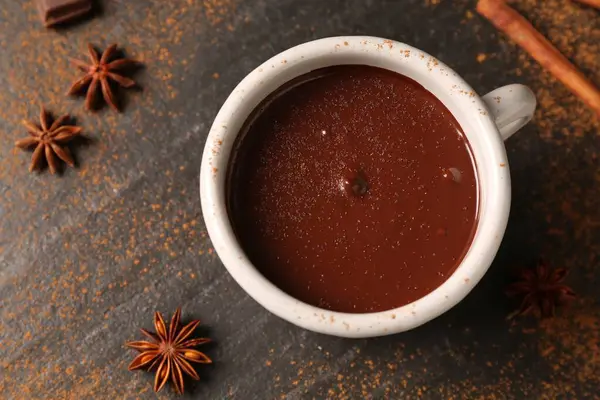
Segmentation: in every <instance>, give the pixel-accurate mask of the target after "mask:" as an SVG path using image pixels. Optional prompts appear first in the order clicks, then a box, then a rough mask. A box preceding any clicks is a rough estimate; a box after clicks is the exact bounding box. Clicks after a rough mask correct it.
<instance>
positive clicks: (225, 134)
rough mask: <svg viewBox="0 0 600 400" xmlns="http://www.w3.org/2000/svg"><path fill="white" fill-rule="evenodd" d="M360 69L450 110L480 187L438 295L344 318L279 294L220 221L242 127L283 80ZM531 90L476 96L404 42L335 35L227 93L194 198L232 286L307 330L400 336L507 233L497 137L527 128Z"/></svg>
mask: <svg viewBox="0 0 600 400" xmlns="http://www.w3.org/2000/svg"><path fill="white" fill-rule="evenodd" d="M342 64H362V65H371V66H375V67H380V68H385V69H388V70H391V71H396V72H398V73H400V74H402V75H405V76H407V77H409V78H411V79H414V80H415V81H417V82H419V83H420V84H421V85H423V86H424V87H425V89H427V90H429V91H430V92H431V93H433V94H434V95H435V96H436V97H437V98H438V99H439V100H440V101H441V102H442V103H443V104H444V105H445V106H446V107H447V108H448V110H450V112H452V114H453V115H454V117H455V118H456V120H457V121H458V122H459V123H460V125H461V127H462V128H463V131H464V133H465V135H466V136H467V138H468V141H469V144H470V145H471V148H472V150H473V155H474V158H475V163H476V165H477V175H478V181H479V191H480V198H479V213H478V216H479V221H478V224H477V231H476V233H475V237H474V238H473V242H472V243H471V247H470V249H469V251H468V252H467V254H466V255H465V257H464V259H463V260H462V262H461V264H460V265H459V266H458V268H457V269H456V271H455V272H454V273H453V274H452V275H451V276H450V277H449V278H448V279H447V280H446V281H445V282H444V283H443V284H442V285H441V286H440V287H438V288H437V289H435V290H434V291H433V292H431V293H429V294H428V295H426V296H424V297H422V298H420V299H418V300H416V301H414V302H412V303H410V304H407V305H405V306H403V307H399V308H395V309H392V310H389V311H383V312H376V313H366V314H349V313H340V312H333V311H329V310H325V309H321V308H318V307H314V306H312V305H309V304H306V303H303V302H301V301H299V300H296V299H294V298H293V297H291V296H290V295H288V294H286V293H285V292H283V291H282V290H280V289H279V288H277V287H276V286H275V285H273V284H272V283H271V282H270V281H268V280H267V279H266V278H265V277H263V276H262V275H261V274H260V273H259V272H258V270H257V269H256V268H255V267H254V266H253V265H252V263H251V262H250V261H249V260H248V258H247V257H246V255H245V254H244V252H243V251H242V249H241V247H240V245H239V244H238V242H237V240H236V237H235V235H234V233H233V229H232V226H231V223H230V221H229V218H228V215H227V205H226V193H225V182H226V174H227V168H228V164H229V158H230V155H231V151H232V148H233V144H234V142H235V139H236V137H237V135H238V133H239V131H240V128H241V127H242V125H243V124H244V122H245V121H246V119H247V118H248V116H249V115H250V114H251V112H252V111H253V110H254V108H255V107H256V106H257V105H258V104H259V103H260V102H261V101H262V100H263V99H264V98H265V97H266V96H267V95H268V94H270V93H272V92H274V91H275V90H276V89H277V88H279V87H280V86H281V85H283V84H284V83H286V82H287V81H289V80H291V79H293V78H296V77H298V76H300V75H303V74H305V73H308V72H310V71H312V70H315V69H318V68H323V67H328V66H332V65H342ZM535 106H536V101H535V97H534V95H533V93H532V92H531V91H530V90H529V89H528V88H527V87H525V86H522V85H509V86H504V87H502V88H499V89H496V90H494V91H493V92H491V93H488V94H487V95H485V96H483V97H479V96H478V95H477V94H475V92H474V91H473V89H472V88H471V87H470V86H469V85H468V84H467V83H466V82H465V81H464V80H463V79H462V78H460V77H459V76H458V75H457V74H456V73H455V72H454V71H452V70H451V69H450V68H449V67H448V66H446V65H444V64H443V63H441V62H440V61H438V60H437V59H435V58H434V57H432V56H430V55H428V54H426V53H424V52H423V51H421V50H418V49H415V48H413V47H411V46H408V45H406V44H403V43H399V42H395V41H392V40H386V39H381V38H376V37H366V36H348V37H332V38H325V39H319V40H315V41H312V42H309V43H305V44H302V45H299V46H296V47H293V48H291V49H289V50H286V51H284V52H282V53H280V54H278V55H276V56H274V57H273V58H271V59H270V60H268V61H267V62H265V63H264V64H262V65H261V66H259V67H258V68H256V69H255V70H254V71H252V72H251V73H250V74H248V76H246V77H245V78H244V79H243V80H242V81H241V82H240V83H239V85H238V86H237V87H236V88H235V89H234V90H233V92H232V93H231V94H230V95H229V97H228V98H227V100H226V101H225V103H224V104H223V107H222V108H221V110H220V111H219V113H218V114H217V117H216V118H215V121H214V123H213V125H212V127H211V130H210V132H209V134H208V139H207V142H206V147H205V149H204V154H203V158H202V166H201V170H200V197H201V201H202V212H203V215H204V219H205V223H206V227H207V229H208V233H209V235H210V237H211V240H212V242H213V245H214V247H215V250H216V251H217V253H218V254H219V257H220V259H221V261H222V262H223V264H224V265H225V267H226V268H227V270H228V271H229V273H230V274H231V275H232V276H233V278H234V279H235V280H236V281H237V282H238V283H239V285H240V286H241V287H242V288H243V289H244V290H245V291H246V292H247V293H248V294H249V295H250V296H251V297H253V298H254V299H255V300H256V301H258V302H259V303H260V304H261V305H262V306H263V307H265V308H266V309H267V310H269V311H271V312H272V313H274V314H275V315H277V316H279V317H281V318H283V319H285V320H287V321H289V322H291V323H293V324H296V325H298V326H300V327H303V328H305V329H309V330H312V331H315V332H320V333H325V334H329V335H335V336H342V337H354V338H360V337H373V336H382V335H389V334H393V333H398V332H403V331H407V330H409V329H413V328H415V327H417V326H419V325H422V324H424V323H426V322H428V321H430V320H432V319H433V318H436V317H437V316H439V315H440V314H442V313H444V312H445V311H447V310H449V309H450V308H451V307H453V306H454V305H456V304H457V303H458V302H459V301H461V300H462V299H463V298H464V297H465V296H466V295H467V294H468V293H469V292H470V291H471V290H472V289H473V287H474V286H475V285H476V284H477V283H478V282H479V280H480V279H481V278H482V277H483V275H484V274H485V272H486V271H487V270H488V268H489V266H490V264H491V263H492V260H493V259H494V256H495V255H496V252H497V251H498V248H499V246H500V243H501V241H502V237H503V235H504V230H505V228H506V223H507V220H508V214H509V209H510V199H511V192H510V173H509V169H508V162H507V159H506V151H505V148H504V143H503V139H506V138H508V137H509V136H511V135H512V134H513V133H515V132H516V131H517V130H518V129H520V128H521V127H522V126H524V125H525V124H526V123H527V122H529V120H530V119H531V117H532V116H533V112H534V110H535Z"/></svg>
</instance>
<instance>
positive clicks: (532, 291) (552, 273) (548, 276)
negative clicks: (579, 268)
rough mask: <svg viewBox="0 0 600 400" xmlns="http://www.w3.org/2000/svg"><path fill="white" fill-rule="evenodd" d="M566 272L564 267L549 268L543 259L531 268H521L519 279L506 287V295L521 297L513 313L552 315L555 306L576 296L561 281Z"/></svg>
mask: <svg viewBox="0 0 600 400" xmlns="http://www.w3.org/2000/svg"><path fill="white" fill-rule="evenodd" d="M567 274H568V270H567V269H566V268H556V269H551V268H550V267H549V266H548V264H546V263H545V262H543V261H540V262H539V263H538V265H537V266H536V267H535V268H533V269H523V270H521V271H520V272H519V280H518V281H517V282H514V283H512V284H510V285H509V286H508V287H507V289H506V294H507V295H508V296H510V297H517V296H521V298H522V299H521V305H520V307H519V309H518V310H517V311H516V312H515V313H514V314H515V315H529V314H536V315H537V316H541V317H542V318H546V317H553V316H554V315H555V311H556V308H557V307H559V306H562V305H565V304H567V303H569V302H571V301H573V300H574V299H575V298H576V294H575V292H574V291H573V289H571V288H570V287H569V286H567V285H565V284H564V283H563V281H564V280H565V278H566V276H567Z"/></svg>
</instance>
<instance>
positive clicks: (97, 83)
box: [68, 44, 138, 112]
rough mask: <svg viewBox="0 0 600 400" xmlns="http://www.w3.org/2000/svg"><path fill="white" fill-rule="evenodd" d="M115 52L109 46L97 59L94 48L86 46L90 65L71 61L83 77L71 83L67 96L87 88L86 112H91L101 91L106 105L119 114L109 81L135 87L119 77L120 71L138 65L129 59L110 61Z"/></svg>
mask: <svg viewBox="0 0 600 400" xmlns="http://www.w3.org/2000/svg"><path fill="white" fill-rule="evenodd" d="M116 50H117V45H116V44H113V45H110V46H109V47H108V48H107V49H106V50H104V53H102V56H101V57H100V58H98V53H97V52H96V49H94V46H92V45H91V44H88V51H89V58H90V61H91V64H89V65H88V64H86V63H85V62H83V61H80V60H77V59H71V62H72V63H73V64H75V66H76V67H77V68H79V69H80V70H82V71H83V72H85V75H84V76H83V77H82V78H81V79H79V80H77V81H76V82H75V83H73V85H72V86H71V88H70V89H69V92H68V94H69V95H73V94H76V93H79V92H80V91H81V90H83V89H84V88H86V87H87V95H86V98H85V107H86V108H87V109H88V110H91V111H93V106H94V100H95V99H96V98H97V97H98V91H101V92H102V96H103V97H104V101H106V103H107V104H108V105H110V106H111V107H112V108H113V109H114V110H115V111H119V112H120V111H121V110H120V109H119V106H118V103H117V101H116V98H115V93H114V92H113V88H112V87H111V84H110V81H113V82H116V83H118V84H119V85H121V86H122V87H125V88H130V87H133V86H135V81H133V80H132V79H129V78H127V77H125V76H123V75H121V72H120V71H122V70H123V69H126V68H130V67H132V66H135V65H138V62H137V61H135V60H132V59H129V58H121V59H118V60H114V61H110V59H111V58H112V57H113V56H114V55H115V52H116Z"/></svg>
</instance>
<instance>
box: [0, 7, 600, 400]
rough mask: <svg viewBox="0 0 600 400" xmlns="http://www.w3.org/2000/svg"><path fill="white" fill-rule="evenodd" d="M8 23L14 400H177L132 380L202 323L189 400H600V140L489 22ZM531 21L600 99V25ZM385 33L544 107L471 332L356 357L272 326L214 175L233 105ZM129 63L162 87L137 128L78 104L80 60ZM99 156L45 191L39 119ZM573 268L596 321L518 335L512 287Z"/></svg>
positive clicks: (463, 320) (437, 333)
mask: <svg viewBox="0 0 600 400" xmlns="http://www.w3.org/2000/svg"><path fill="white" fill-rule="evenodd" d="M6 3H7V4H6V5H3V8H2V9H1V10H0V48H2V55H1V56H0V88H1V89H2V90H0V398H7V399H38V398H39V399H41V398H44V399H137V398H140V399H146V398H157V397H158V398H175V395H174V392H173V391H172V390H171V388H168V389H167V390H163V392H161V393H160V394H159V395H158V396H155V395H154V394H153V393H152V388H151V380H152V375H151V374H144V373H131V372H128V371H127V365H128V363H129V362H130V360H131V359H132V358H133V356H134V354H133V352H130V351H129V350H126V349H124V347H123V343H124V342H125V341H127V340H133V339H139V338H140V334H139V333H138V331H137V329H138V327H142V326H143V327H146V328H151V319H152V313H153V311H154V310H160V311H162V312H164V313H166V314H168V315H170V314H171V313H172V312H173V311H174V310H175V308H176V307H177V306H178V305H181V306H183V313H184V321H187V320H190V319H192V318H199V319H201V320H202V321H203V323H204V324H205V325H204V329H205V331H204V332H202V333H205V334H207V335H209V336H210V337H212V338H214V339H215V341H216V342H215V344H214V345H213V346H212V347H209V348H204V349H203V350H206V352H207V354H208V355H209V356H210V357H211V358H213V359H214V360H215V364H214V365H213V366H209V367H200V368H198V371H199V373H200V375H201V376H202V377H203V381H201V382H199V383H186V386H187V387H188V388H189V389H190V392H189V393H188V394H187V395H186V397H185V398H203V399H225V398H227V399H243V400H247V399H276V398H277V399H278V398H287V399H305V398H306V399H312V398H316V399H323V398H331V399H360V398H376V399H388V398H389V399H411V398H427V399H439V398H447V399H450V398H452V399H461V398H465V399H475V398H485V399H494V398H497V399H504V398H543V399H555V398H577V399H586V398H597V397H595V396H597V393H599V392H600V390H599V388H600V378H599V377H600V373H599V371H600V353H599V352H600V350H599V349H598V346H599V342H600V306H599V304H598V302H599V300H600V297H599V296H600V294H599V293H600V291H599V290H598V287H599V285H600V281H599V278H598V274H599V273H600V272H599V263H600V237H599V230H600V200H599V199H600V196H599V192H598V190H599V189H598V188H599V187H600V175H599V172H598V171H599V169H598V166H599V164H600V163H599V161H598V152H599V151H600V136H599V135H600V122H599V121H598V118H597V117H595V116H594V115H593V114H592V113H591V112H589V111H588V110H587V109H586V108H585V106H583V105H582V104H581V103H580V102H579V101H578V100H577V99H576V98H574V97H573V96H572V95H571V94H570V92H568V90H566V89H565V88H564V87H563V86H562V85H561V84H560V83H558V82H556V81H555V80H554V79H553V78H552V77H551V76H550V75H548V74H547V73H546V72H544V71H541V70H540V69H539V67H538V66H537V65H536V64H535V63H534V62H533V61H532V60H531V59H530V58H529V57H528V56H527V55H526V54H524V53H523V52H522V51H521V50H519V49H518V48H516V46H514V45H513V44H511V43H510V42H508V41H507V40H506V39H505V38H504V37H503V36H502V35H500V34H498V33H497V32H496V31H495V30H494V28H493V27H491V26H490V25H489V24H488V23H486V22H485V21H484V20H483V19H481V18H480V17H478V16H477V15H476V14H475V13H474V11H473V9H474V3H473V2H471V1H463V0H459V1H450V0H435V1H434V0H406V1H401V2H399V1H391V0H390V1H386V0H377V1H364V0H348V1H342V0H331V1H312V0H311V1H294V0H253V1H243V0H171V1H163V0H130V1H118V0H104V1H100V2H98V3H99V4H100V5H101V6H102V10H101V11H100V15H99V16H97V17H96V18H94V19H92V20H89V21H87V22H84V23H81V24H78V25H74V26H71V27H69V28H68V29H60V30H45V29H43V28H41V27H40V24H39V21H38V15H37V11H36V9H35V5H34V2H21V1H19V2H16V1H11V2H6ZM515 7H516V8H518V9H519V10H520V11H521V12H523V14H524V15H526V16H527V17H528V18H529V19H530V20H531V21H532V22H533V23H534V25H535V26H536V27H538V28H539V29H540V30H541V31H542V32H543V33H544V34H545V35H547V36H548V37H549V38H550V39H551V40H552V41H553V42H554V43H555V44H556V45H557V46H558V47H559V49H560V50H561V51H563V52H564V53H565V54H566V55H567V56H568V57H569V58H571V59H572V60H573V61H574V63H576V64H577V65H578V66H579V67H580V68H581V69H582V70H583V71H585V73H586V74H587V75H588V76H589V77H590V79H592V80H593V81H594V82H596V84H599V85H600V56H599V54H600V49H599V47H600V15H599V14H598V12H597V11H596V10H593V9H591V8H587V7H584V6H580V5H575V4H574V3H571V2H569V1H567V0H547V1H545V2H544V6H543V7H540V6H539V2H538V1H535V0H519V1H517V2H516V4H515ZM340 34H370V35H378V36H382V37H388V38H391V39H396V40H400V41H405V42H407V43H410V44H412V45H415V46H416V47H420V48H422V49H423V50H425V51H427V52H429V53H431V54H432V55H434V56H436V57H438V58H439V59H441V60H443V61H445V62H446V63H448V64H449V65H450V66H452V67H453V68H454V69H455V70H456V71H458V72H459V73H460V74H462V75H463V76H464V77H465V78H466V79H467V81H469V82H470V83H471V84H472V85H473V86H474V88H475V89H476V90H477V91H478V92H479V93H485V92H486V91H489V90H491V89H493V88H495V87H497V86H501V85H504V84H508V83H513V82H522V83H525V84H528V85H530V86H531V87H532V88H533V90H534V91H535V92H536V94H537V96H538V99H539V101H540V108H539V110H538V112H537V114H536V119H535V121H534V122H533V123H532V124H531V125H529V126H528V127H527V128H526V129H524V130H523V131H522V132H520V133H519V134H517V135H515V136H514V137H513V138H511V139H510V141H509V142H508V143H507V149H508V154H509V161H510V164H511V171H512V177H513V195H514V198H513V208H512V214H511V220H510V222H509V227H508V231H507V236H506V238H505V240H504V242H503V245H502V247H501V249H500V252H499V254H498V257H497V259H496V261H495V263H494V264H493V265H492V268H491V269H490V271H489V273H488V275H486V277H485V278H484V280H483V281H482V282H481V283H480V285H479V286H478V287H477V288H476V289H475V290H474V292H473V293H472V294H471V295H470V296H469V297H468V298H467V299H466V300H465V301H463V302H462V303H461V304H460V305H459V306H457V307H456V308H455V309H453V310H452V311H451V312H449V313H447V314H445V315H444V316H442V317H440V318H438V319H437V320H435V321H433V322H432V323H430V324H427V325H426V326H423V327H422V328H419V329H417V330H415V331H413V332H409V333H406V334H401V335H395V336H392V337H386V338H381V339H374V340H355V341H350V340H342V339H336V338H330V337H325V336H321V335H317V334H313V333H310V332H307V331H304V330H301V329H299V328H296V327H294V326H292V325H290V324H288V323H286V322H284V321H282V320H280V319H278V318H276V317H274V316H273V315H271V314H269V313H268V312H266V311H265V310H263V309H262V308H261V307H260V306H259V305H258V304H256V303H255V302H254V301H253V300H251V299H250V298H248V296H246V294H245V293H244V292H243V291H242V290H241V289H240V288H239V287H238V286H237V284H236V283H235V282H233V280H232V279H231V277H230V276H229V275H228V274H227V272H226V270H225V269H224V268H223V267H222V266H221V264H220V262H219V261H218V259H217V257H216V255H215V253H214V251H213V250H212V248H211V244H210V241H209V239H208V237H207V235H206V232H205V229H204V224H203V221H202V217H201V213H200V204H199V203H200V202H199V198H198V170H199V165H200V157H201V154H202V148H203V144H204V140H205V138H206V134H207V132H208V129H209V127H210V124H211V123H212V119H213V118H214V116H215V114H216V112H217V110H218V108H219V106H220V105H221V104H222V102H223V101H224V100H225V98H226V96H227V95H228V93H229V92H230V91H231V89H232V88H233V87H234V85H235V84H236V83H237V82H238V81H239V80H240V79H242V78H243V76H244V75H245V74H246V73H248V72H249V71H250V70H251V69H252V68H254V67H255V66H257V65H258V64H260V63H261V62H262V61H264V60H265V59H267V58H268V57H270V56H272V55H273V54H275V53H276V52H279V51H281V50H283V49H285V48H288V47H290V46H293V45H295V44H298V43H301V42H304V41H307V40H311V39H315V38H318V37H324V36H332V35H340ZM88 42H92V43H94V44H95V45H97V46H98V47H100V48H105V47H106V46H108V45H109V44H111V43H113V42H117V43H119V44H120V45H121V46H122V48H123V49H124V52H125V54H126V55H127V56H130V57H133V58H137V59H139V60H141V61H143V62H144V63H145V64H146V68H145V69H144V70H142V71H139V73H138V74H136V75H135V79H136V81H138V82H140V84H141V86H142V87H143V90H142V91H138V92H135V91H127V92H125V93H124V99H125V104H124V113H123V114H117V113H114V112H112V111H111V110H109V109H108V108H104V109H103V110H101V111H100V112H99V113H98V114H90V113H87V112H86V111H85V110H84V107H83V101H82V99H80V98H68V97H66V96H65V95H64V93H65V92H66V90H67V89H68V88H69V85H70V84H71V83H72V81H73V80H74V79H76V78H77V76H78V75H79V74H78V72H77V71H76V70H75V69H74V68H73V67H72V66H70V65H69V64H68V60H67V58H68V57H80V56H81V55H82V54H83V53H84V52H85V48H86V44H87V43H88ZM39 103H43V104H45V105H46V106H47V107H48V108H49V109H50V110H51V111H53V112H54V113H56V114H61V113H63V112H69V113H71V114H72V115H74V116H75V117H76V118H77V122H78V124H79V125H81V126H83V127H84V128H85V135H86V136H87V137H89V138H90V141H89V143H84V144H82V145H79V146H78V147H77V148H76V151H75V154H76V156H77V160H78V168H77V169H67V170H65V172H64V174H63V175H62V176H51V175H50V174H48V173H47V172H45V173H42V174H40V175H36V174H30V173H29V172H28V171H27V166H28V163H29V159H30V158H29V155H28V154H26V153H24V152H21V151H17V150H15V149H14V147H13V143H14V141H15V140H17V139H18V138H20V137H21V136H22V135H23V133H24V132H25V131H24V130H23V128H22V126H21V125H20V121H21V120H22V119H34V117H35V115H37V112H38V111H37V110H38V104H39ZM540 256H541V257H544V258H545V259H546V260H548V261H549V263H550V264H552V265H555V266H561V267H567V268H569V269H570V270H571V274H570V276H569V277H568V279H567V281H568V283H569V284H571V285H572V286H573V287H574V289H575V290H576V291H577V292H578V293H579V295H580V297H579V300H578V301H577V303H576V304H575V305H574V306H573V307H572V308H569V309H564V310H559V313H558V316H557V317H556V318H555V319H551V320H547V321H543V322H537V321H536V320H529V319H525V320H511V321H507V320H506V319H505V318H506V316H507V315H508V314H509V313H510V311H511V310H512V309H513V306H514V304H512V303H511V302H509V300H507V299H506V298H505V296H504V294H503V288H504V287H505V284H506V283H507V282H508V281H510V279H511V271H512V269H513V268H515V267H518V266H533V265H534V264H535V262H536V260H537V259H538V257H540Z"/></svg>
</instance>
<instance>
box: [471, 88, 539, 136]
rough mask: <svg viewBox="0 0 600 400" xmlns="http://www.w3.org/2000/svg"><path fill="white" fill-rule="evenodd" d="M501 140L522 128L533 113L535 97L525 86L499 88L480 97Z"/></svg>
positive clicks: (535, 102)
mask: <svg viewBox="0 0 600 400" xmlns="http://www.w3.org/2000/svg"><path fill="white" fill-rule="evenodd" d="M482 100H483V102H484V103H485V104H486V106H487V108H488V111H489V113H490V115H491V117H492V119H493V121H494V123H495V124H496V126H497V127H498V131H500V136H502V139H503V140H506V139H508V138H509V137H511V136H512V135H513V134H514V133H515V132H517V131H518V130H519V129H521V128H522V127H524V126H525V125H526V124H527V123H528V122H529V121H531V118H533V113H534V112H535V106H536V104H537V101H536V99H535V95H534V94H533V92H532V91H531V89H529V88H528V87H527V86H525V85H520V84H513V85H506V86H502V87H499V88H498V89H496V90H492V91H491V92H489V93H488V94H486V95H485V96H483V97H482Z"/></svg>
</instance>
